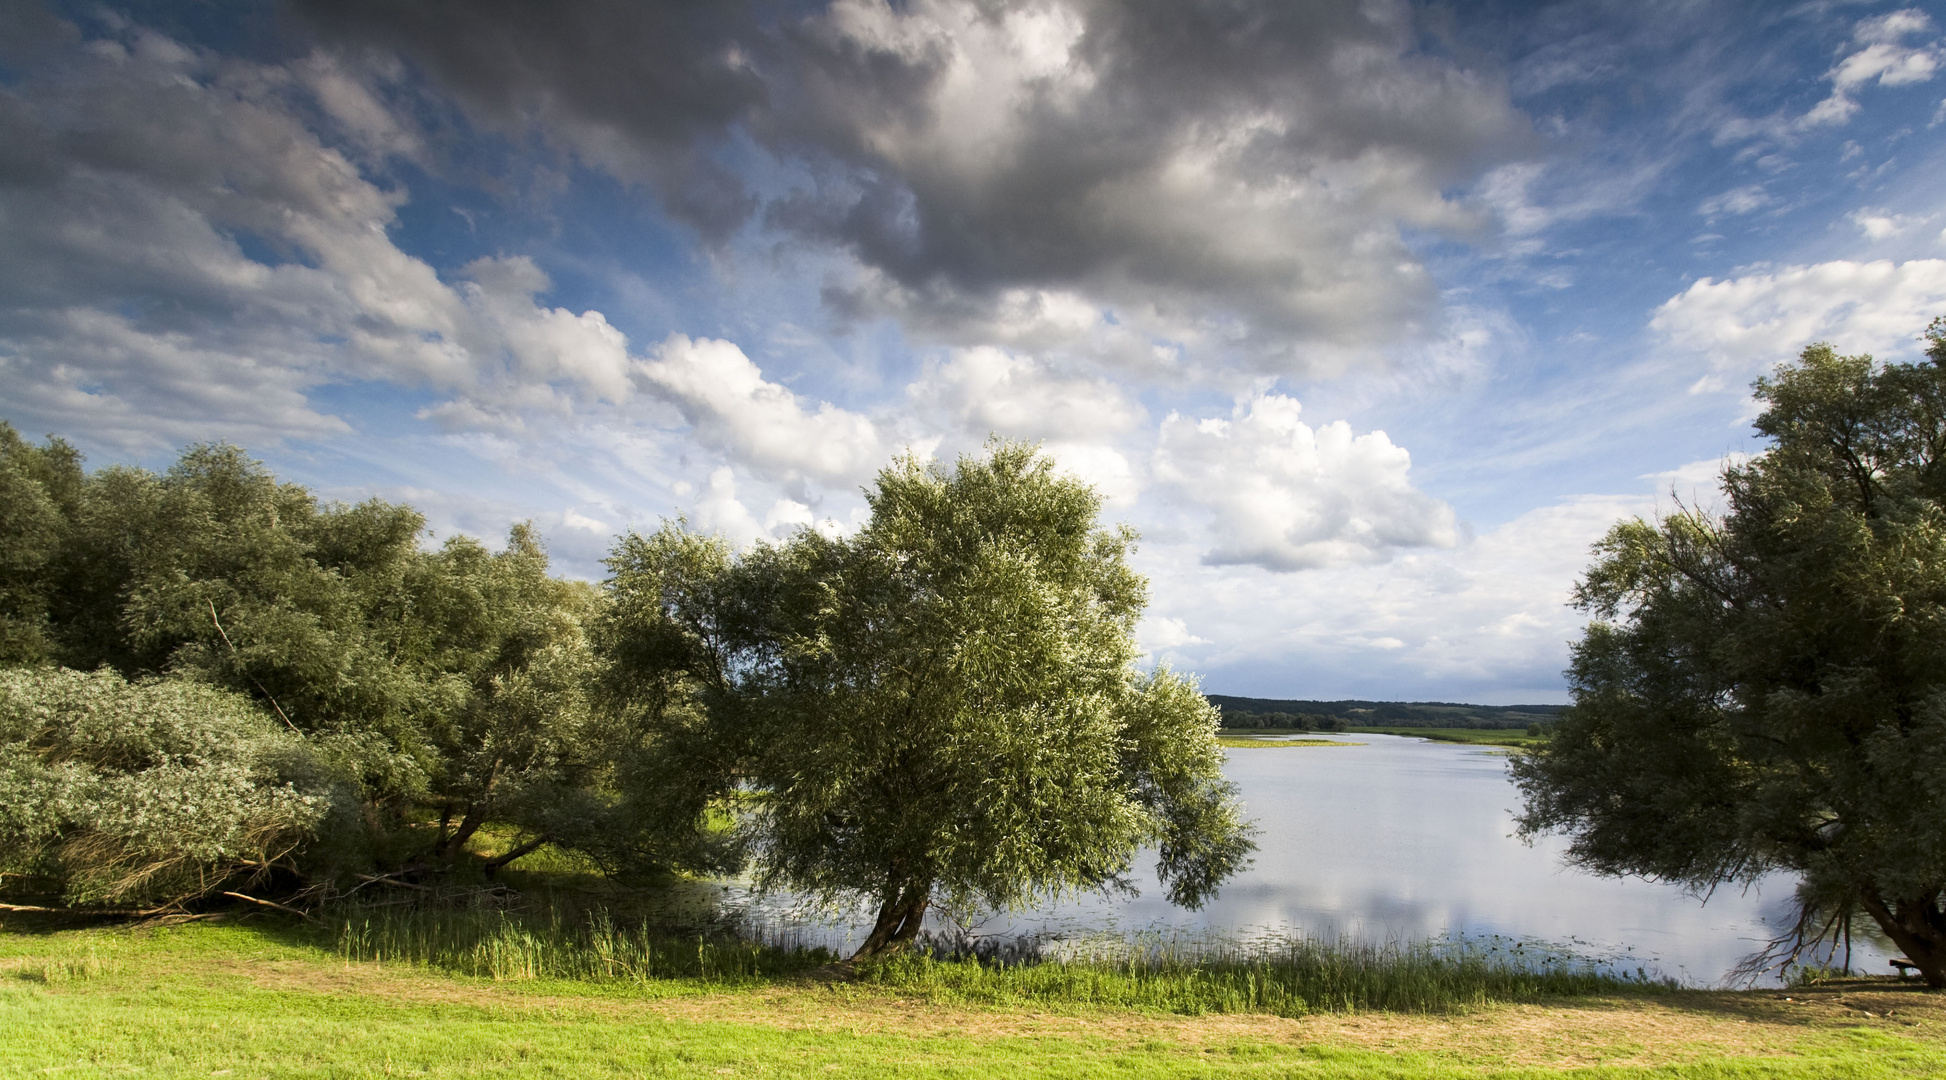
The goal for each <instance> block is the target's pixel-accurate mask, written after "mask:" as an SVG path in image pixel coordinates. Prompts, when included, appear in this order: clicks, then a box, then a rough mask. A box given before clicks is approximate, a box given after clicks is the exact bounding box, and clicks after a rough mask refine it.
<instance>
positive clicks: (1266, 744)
mask: <svg viewBox="0 0 1946 1080" xmlns="http://www.w3.org/2000/svg"><path fill="white" fill-rule="evenodd" d="M1216 744H1217V745H1218V746H1227V747H1230V748H1232V749H1237V750H1262V749H1280V748H1283V747H1289V746H1362V745H1364V744H1362V743H1356V742H1350V741H1347V740H1345V739H1289V738H1279V737H1275V736H1262V735H1218V736H1217V737H1216Z"/></svg>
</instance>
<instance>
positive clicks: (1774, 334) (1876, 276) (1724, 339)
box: [1649, 259, 1946, 389]
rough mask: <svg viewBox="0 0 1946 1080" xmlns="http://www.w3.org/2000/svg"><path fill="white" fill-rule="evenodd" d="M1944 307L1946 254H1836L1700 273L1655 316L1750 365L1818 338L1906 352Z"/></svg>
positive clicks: (1687, 346)
mask: <svg viewBox="0 0 1946 1080" xmlns="http://www.w3.org/2000/svg"><path fill="white" fill-rule="evenodd" d="M1942 308H1946V260H1940V259H1913V260H1911V261H1908V262H1903V263H1895V262H1891V261H1889V260H1884V259H1881V260H1878V261H1875V262H1851V261H1847V260H1838V261H1835V262H1826V263H1815V264H1812V265H1808V266H1786V267H1783V268H1781V269H1776V270H1770V271H1764V272H1758V273H1751V274H1746V275H1744V276H1741V277H1734V278H1726V279H1724V280H1721V281H1718V280H1716V279H1714V278H1704V279H1702V280H1701V281H1698V282H1696V283H1695V284H1693V285H1691V286H1690V287H1689V288H1687V289H1685V290H1683V291H1682V292H1681V293H1678V294H1677V295H1675V296H1673V297H1670V298H1669V299H1668V300H1667V301H1665V302H1663V304H1662V305H1661V306H1660V307H1658V308H1657V309H1656V311H1655V315H1654V317H1653V318H1652V319H1651V320H1650V322H1649V325H1650V327H1651V328H1652V329H1654V330H1656V331H1657V332H1659V333H1661V334H1662V335H1663V337H1664V338H1665V339H1666V340H1667V341H1668V342H1669V343H1670V344H1671V345H1673V346H1675V347H1676V348H1678V349H1682V350H1685V351H1689V352H1693V353H1699V354H1701V355H1703V356H1705V357H1707V358H1708V359H1709V360H1710V362H1711V364H1712V365H1713V366H1714V367H1716V368H1718V369H1722V370H1732V369H1733V370H1737V371H1748V370H1751V369H1753V368H1756V367H1759V366H1767V365H1770V364H1775V363H1778V362H1781V361H1783V360H1786V359H1789V358H1790V357H1792V356H1795V355H1796V354H1797V352H1798V350H1800V349H1802V348H1803V347H1804V346H1805V345H1807V344H1809V343H1811V342H1813V341H1829V342H1831V343H1832V344H1833V345H1834V346H1836V347H1837V348H1838V349H1839V350H1840V351H1842V352H1872V353H1878V354H1882V355H1896V354H1901V353H1905V352H1909V351H1911V350H1912V349H1913V348H1914V342H1916V341H1917V339H1918V335H1919V332H1920V331H1921V330H1922V329H1924V328H1925V326H1926V324H1927V322H1928V321H1930V320H1931V319H1932V318H1933V316H1935V315H1937V314H1938V313H1939V312H1940V310H1942ZM1715 385H1716V384H1714V383H1711V384H1709V385H1707V386H1704V387H1703V388H1704V389H1710V388H1714V386H1715Z"/></svg>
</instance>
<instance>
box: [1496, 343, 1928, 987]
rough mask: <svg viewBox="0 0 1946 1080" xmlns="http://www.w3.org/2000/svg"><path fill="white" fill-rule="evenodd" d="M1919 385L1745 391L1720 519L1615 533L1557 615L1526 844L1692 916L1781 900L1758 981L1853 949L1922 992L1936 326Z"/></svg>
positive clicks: (1826, 353)
mask: <svg viewBox="0 0 1946 1080" xmlns="http://www.w3.org/2000/svg"><path fill="white" fill-rule="evenodd" d="M1926 336H1927V339H1928V341H1929V348H1928V350H1927V356H1928V360H1927V361H1926V362H1922V363H1913V364H1879V363H1877V362H1875V361H1874V360H1873V359H1872V358H1871V357H1869V356H1840V355H1838V354H1837V352H1836V351H1835V350H1833V349H1832V348H1831V347H1830V346H1829V345H1822V344H1820V345H1813V346H1810V347H1809V348H1806V349H1805V350H1804V351H1803V353H1802V354H1801V355H1800V356H1799V357H1798V359H1797V361H1796V362H1795V363H1791V364H1785V365H1781V366H1779V367H1778V369H1777V370H1776V372H1775V373H1774V374H1773V375H1772V376H1771V377H1770V378H1765V379H1759V380H1758V381H1757V383H1756V384H1755V387H1754V392H1755V397H1756V399H1757V401H1758V402H1760V403H1761V404H1762V406H1763V411H1762V412H1761V413H1760V414H1759V415H1758V416H1757V419H1756V421H1755V426H1756V428H1757V431H1758V432H1759V433H1761V434H1762V435H1763V436H1765V437H1766V438H1767V439H1768V440H1769V441H1770V445H1769V448H1768V449H1767V450H1766V451H1765V452H1764V453H1763V454H1761V455H1759V456H1757V457H1755V458H1752V459H1750V460H1749V461H1747V462H1744V463H1741V464H1733V465H1726V466H1725V467H1724V469H1723V472H1722V477H1721V487H1722V500H1721V505H1722V507H1723V509H1722V511H1721V512H1711V511H1708V510H1705V509H1701V508H1698V507H1691V506H1683V505H1681V504H1678V506H1677V508H1676V510H1675V512H1673V513H1671V514H1669V515H1667V516H1665V517H1662V518H1660V519H1658V520H1656V521H1647V520H1643V519H1640V518H1637V519H1634V520H1631V521H1625V522H1622V523H1620V524H1618V525H1616V526H1615V527H1614V528H1613V529H1612V530H1611V531H1610V532H1609V533H1608V535H1607V536H1606V537H1604V538H1603V539H1602V541H1601V542H1600V543H1599V544H1598V545H1597V547H1596V554H1597V558H1596V561H1595V562H1594V564H1593V565H1592V566H1590V567H1589V568H1588V571H1587V572H1586V574H1585V575H1584V576H1583V577H1582V579H1581V581H1580V583H1579V584H1578V585H1577V586H1576V589H1575V599H1576V601H1577V603H1578V604H1579V605H1580V607H1581V608H1582V610H1584V611H1586V612H1587V613H1588V614H1589V615H1590V616H1591V617H1592V621H1591V622H1590V623H1589V625H1588V628H1587V630H1586V632H1585V633H1584V634H1583V636H1582V638H1581V640H1580V641H1579V642H1577V643H1576V644H1575V646H1574V648H1573V651H1572V662H1571V665H1570V667H1569V669H1568V679H1569V685H1570V689H1571V692H1572V694H1573V696H1574V706H1573V707H1572V708H1571V709H1569V710H1568V712H1567V714H1566V717H1565V718H1564V719H1563V720H1562V721H1561V722H1560V723H1559V724H1557V725H1555V726H1554V731H1553V734H1552V737H1551V738H1549V739H1547V740H1546V741H1545V742H1543V743H1541V744H1540V745H1539V746H1538V747H1537V748H1536V749H1535V751H1534V752H1533V753H1531V754H1522V755H1517V756H1516V757H1515V758H1514V761H1513V769H1514V776H1515V779H1516V781H1517V782H1518V784H1519V785H1520V788H1521V791H1522V794H1523V796H1524V799H1525V804H1526V805H1525V808H1524V810H1523V811H1522V813H1521V816H1520V819H1519V824H1520V831H1521V832H1522V834H1524V835H1528V836H1532V835H1535V834H1539V833H1545V832H1556V831H1558V832H1561V833H1564V834H1566V835H1567V836H1568V837H1569V840H1570V846H1569V849H1568V850H1569V855H1570V857H1571V858H1572V859H1573V860H1574V861H1575V862H1576V863H1578V864H1579V865H1580V866H1582V867H1584V868H1586V869H1589V870H1593V871H1595V872H1598V873H1606V874H1613V875H1618V876H1619V875H1624V874H1634V875H1640V876H1644V877H1649V878H1654V879H1659V880H1662V881H1672V882H1682V883H1685V884H1687V885H1688V886H1690V887H1691V888H1693V889H1695V890H1696V891H1698V892H1699V893H1701V892H1707V891H1709V890H1712V889H1714V888H1716V887H1717V886H1719V885H1722V884H1727V883H1747V882H1752V881H1756V880H1757V879H1759V878H1761V877H1763V876H1764V875H1766V874H1788V875H1790V876H1791V877H1793V878H1795V879H1796V880H1797V882H1798V890H1797V900H1798V909H1799V918H1798V921H1797V927H1796V932H1795V933H1794V934H1792V935H1791V936H1790V937H1789V938H1788V939H1786V940H1784V941H1780V942H1778V943H1776V952H1775V954H1774V957H1775V958H1776V959H1781V960H1790V959H1795V958H1796V957H1797V956H1798V955H1800V954H1801V952H1802V950H1804V949H1805V948H1807V947H1809V946H1811V945H1812V944H1813V943H1815V942H1817V941H1819V940H1821V939H1822V940H1825V941H1833V940H1840V939H1842V940H1849V938H1850V933H1851V926H1852V923H1853V921H1854V920H1866V921H1869V922H1870V923H1873V924H1876V925H1877V927H1878V928H1879V929H1881V930H1882V931H1884V933H1885V935H1886V936H1887V937H1889V938H1890V939H1891V940H1892V941H1893V942H1894V943H1895V944H1896V946H1897V948H1898V950H1899V951H1900V952H1901V953H1903V954H1904V955H1905V957H1906V958H1907V959H1908V960H1909V961H1910V962H1911V964H1912V965H1914V966H1915V967H1916V968H1917V969H1918V970H1919V971H1920V972H1921V973H1922V974H1923V976H1924V977H1925V980H1926V982H1927V983H1928V984H1929V985H1931V986H1933V987H1935V988H1946V910H1943V909H1942V902H1943V901H1946V634H1942V633H1941V629H1942V627H1946V319H1939V320H1935V321H1934V322H1933V324H1932V325H1931V327H1930V328H1929V329H1928V331H1927V335H1926Z"/></svg>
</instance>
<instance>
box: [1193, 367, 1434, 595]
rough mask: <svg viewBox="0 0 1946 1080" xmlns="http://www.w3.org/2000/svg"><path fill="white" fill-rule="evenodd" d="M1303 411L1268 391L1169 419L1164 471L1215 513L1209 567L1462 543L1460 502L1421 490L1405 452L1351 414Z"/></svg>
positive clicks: (1298, 565)
mask: <svg viewBox="0 0 1946 1080" xmlns="http://www.w3.org/2000/svg"><path fill="white" fill-rule="evenodd" d="M1300 408H1301V406H1300V405H1299V403H1298V402H1297V401H1296V400H1295V399H1293V398H1289V397H1285V396H1283V395H1280V394H1259V395H1257V396H1255V397H1253V398H1251V399H1249V400H1247V401H1244V402H1240V403H1238V405H1237V407H1236V409H1235V411H1234V412H1233V413H1232V414H1231V416H1230V418H1229V419H1217V418H1211V419H1205V420H1192V419H1189V418H1187V417H1184V416H1181V415H1178V414H1174V413H1172V414H1170V416H1169V417H1168V418H1167V419H1166V420H1164V421H1163V423H1162V431H1161V436H1160V438H1159V440H1158V442H1157V446H1156V451H1155V463H1154V470H1155V475H1156V477H1157V479H1159V480H1161V481H1162V482H1164V483H1166V484H1169V485H1170V486H1171V487H1173V488H1174V489H1175V491H1176V493H1177V494H1178V496H1179V497H1180V498H1182V499H1184V500H1186V501H1187V502H1189V503H1191V504H1196V505H1201V506H1203V507H1206V508H1207V509H1208V510H1209V511H1210V512H1211V514H1212V522H1211V526H1210V534H1211V536H1212V538H1213V539H1212V546H1211V547H1210V548H1209V550H1207V551H1206V552H1205V553H1204V555H1203V561H1204V562H1205V563H1208V564H1211V565H1217V566H1223V565H1235V564H1249V565H1253V566H1259V567H1263V568H1264V569H1268V570H1306V569H1312V568H1315V567H1321V566H1328V565H1332V564H1336V563H1348V562H1349V563H1372V562H1383V561H1385V560H1386V559H1388V558H1390V557H1391V556H1392V555H1393V554H1394V553H1395V552H1396V551H1398V550H1399V549H1401V548H1412V547H1427V546H1431V547H1450V546H1452V545H1453V544H1455V543H1457V542H1458V526H1457V523H1456V522H1455V520H1454V516H1453V511H1452V508H1451V507H1448V506H1447V505H1446V504H1444V503H1442V502H1440V501H1439V500H1437V499H1434V498H1432V497H1431V496H1429V495H1426V494H1425V493H1423V492H1421V491H1419V490H1417V489H1416V488H1414V487H1413V486H1412V481H1411V478H1410V477H1409V475H1408V473H1409V471H1410V469H1411V465H1412V459H1411V455H1410V454H1408V453H1407V452H1406V451H1405V449H1404V448H1402V447H1399V446H1395V445H1393V443H1392V440H1391V439H1389V438H1387V437H1386V435H1385V433H1384V432H1382V431H1374V432H1370V433H1368V434H1365V435H1353V434H1352V430H1351V426H1350V425H1349V424H1346V423H1345V422H1344V421H1342V420H1341V421H1337V422H1335V423H1330V424H1325V425H1323V426H1322V427H1319V428H1316V429H1313V428H1312V427H1311V426H1310V425H1308V424H1305V423H1304V422H1303V421H1302V420H1300V419H1299V412H1300Z"/></svg>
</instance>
